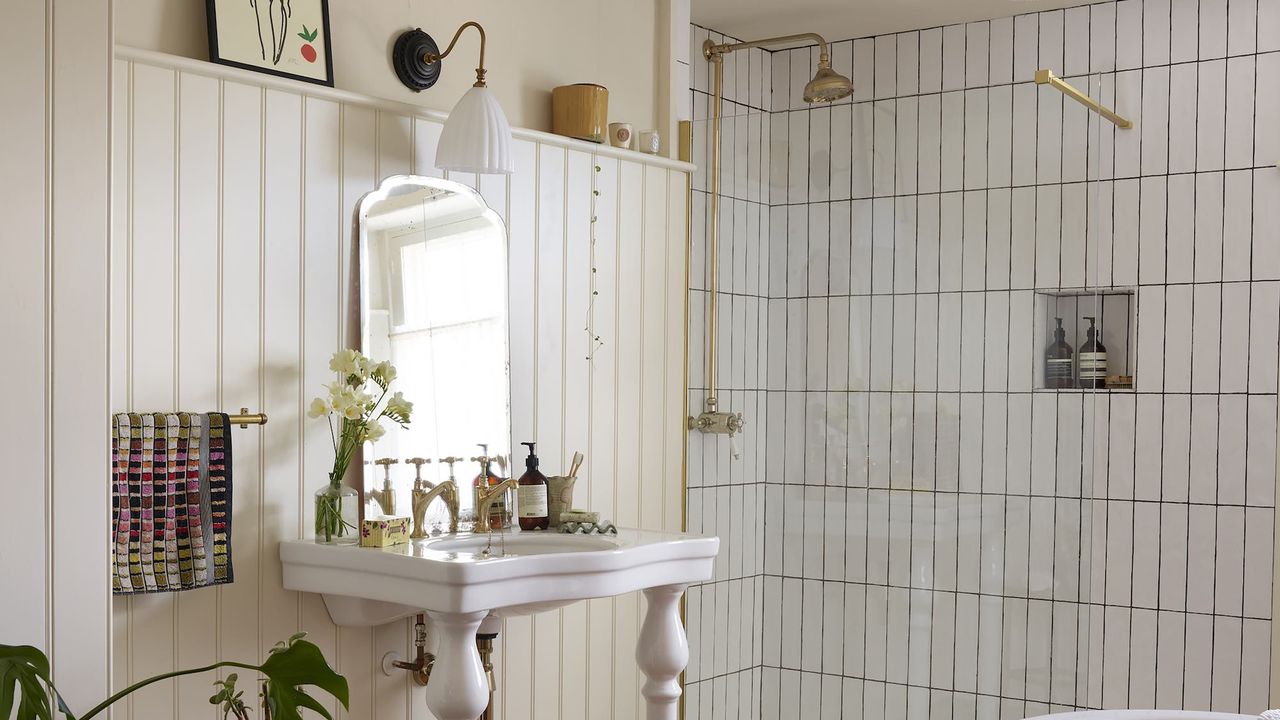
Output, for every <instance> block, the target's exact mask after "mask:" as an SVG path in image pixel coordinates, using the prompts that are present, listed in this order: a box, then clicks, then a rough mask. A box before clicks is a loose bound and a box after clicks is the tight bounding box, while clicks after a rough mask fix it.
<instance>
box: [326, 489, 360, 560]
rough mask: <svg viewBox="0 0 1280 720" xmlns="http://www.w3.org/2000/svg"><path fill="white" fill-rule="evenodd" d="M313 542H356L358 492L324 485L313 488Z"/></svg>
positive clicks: (339, 543) (358, 535)
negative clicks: (314, 533)
mask: <svg viewBox="0 0 1280 720" xmlns="http://www.w3.org/2000/svg"><path fill="white" fill-rule="evenodd" d="M316 542H318V543H320V544H322V545H354V544H356V543H358V542H360V493H358V492H356V491H355V489H354V488H351V487H348V486H346V485H337V486H335V485H332V484H326V485H325V486H324V487H322V488H320V489H319V490H317V491H316Z"/></svg>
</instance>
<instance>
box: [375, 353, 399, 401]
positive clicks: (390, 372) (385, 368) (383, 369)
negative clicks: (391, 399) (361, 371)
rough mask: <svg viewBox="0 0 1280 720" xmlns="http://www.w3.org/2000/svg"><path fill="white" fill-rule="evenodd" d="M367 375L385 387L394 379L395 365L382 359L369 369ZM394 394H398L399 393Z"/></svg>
mask: <svg viewBox="0 0 1280 720" xmlns="http://www.w3.org/2000/svg"><path fill="white" fill-rule="evenodd" d="M369 375H371V376H372V377H373V379H374V380H376V381H378V384H380V385H382V387H384V388H385V387H387V386H388V385H390V384H391V382H392V381H393V380H395V379H396V366H395V365H392V364H391V362H390V361H389V360H383V361H382V362H380V363H378V364H377V365H374V366H373V370H372V371H370V373H369ZM396 394H397V395H398V394H399V393H396Z"/></svg>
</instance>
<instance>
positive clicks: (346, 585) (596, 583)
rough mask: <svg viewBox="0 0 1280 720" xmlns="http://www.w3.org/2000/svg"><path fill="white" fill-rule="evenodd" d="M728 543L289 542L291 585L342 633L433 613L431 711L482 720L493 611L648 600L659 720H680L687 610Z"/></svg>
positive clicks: (652, 713) (474, 538) (467, 537)
mask: <svg viewBox="0 0 1280 720" xmlns="http://www.w3.org/2000/svg"><path fill="white" fill-rule="evenodd" d="M719 548H720V540H719V538H714V537H702V536H698V535H688V534H683V533H666V532H656V531H650V530H631V529H620V530H619V531H618V535H616V536H600V535H564V534H558V533H543V532H538V533H521V532H506V533H499V532H495V533H493V534H492V535H491V536H490V535H476V534H471V533H459V534H458V535H445V536H441V537H438V538H430V539H426V540H417V541H414V542H412V543H410V544H407V545H397V546H395V547H389V548H361V547H352V546H334V545H317V544H316V543H314V542H312V541H310V540H292V541H288V542H283V543H280V560H281V561H282V563H283V564H284V586H285V587H286V588H288V589H290V590H302V591H306V592H314V593H320V594H321V595H323V596H324V601H325V606H326V607H327V608H328V610H329V615H330V616H331V617H332V618H333V621H334V622H335V623H337V624H339V625H380V624H382V623H386V622H391V621H393V620H397V619H400V618H404V617H408V616H410V615H414V614H416V613H419V612H423V611H425V612H426V613H427V614H428V615H429V616H430V618H431V625H432V628H433V629H434V630H435V632H436V635H437V640H438V646H437V651H436V660H435V666H434V668H433V670H432V671H431V680H430V682H429V683H428V684H427V706H428V707H429V708H431V712H433V713H435V715H436V717H437V718H439V719H440V720H474V719H475V718H476V717H478V716H479V715H480V713H482V712H483V711H484V708H485V705H486V704H487V702H488V696H489V691H488V684H487V681H486V679H485V675H484V670H483V668H482V666H481V664H480V655H479V653H478V652H477V651H476V644H475V634H476V628H478V627H479V626H480V622H481V621H482V620H484V618H485V617H486V616H487V615H489V614H490V613H491V612H492V613H494V614H497V615H520V614H530V613H535V612H542V611H544V610H550V609H553V608H556V607H560V606H563V605H568V604H570V603H572V602H576V601H578V600H584V599H587V598H598V597H609V596H612V595H620V594H623V593H627V592H632V591H634V590H642V591H643V592H644V596H645V600H646V604H647V610H646V614H645V619H644V623H643V625H642V626H641V629H640V638H639V641H638V643H637V646H636V662H637V664H638V665H639V667H640V670H641V671H642V672H643V673H644V674H645V678H646V682H645V684H644V687H643V688H642V690H641V692H642V694H643V695H644V698H645V702H646V705H647V707H648V718H649V720H675V718H676V713H677V701H678V700H679V698H680V685H679V681H678V680H677V678H678V677H679V675H680V672H681V671H682V670H684V666H685V663H687V662H688V659H689V648H688V644H687V642H686V640H685V634H684V627H683V626H682V625H681V623H680V615H679V605H680V603H679V601H680V596H681V595H682V594H683V593H684V590H685V588H686V587H687V586H688V585H689V584H690V583H695V582H701V581H704V580H709V579H710V578H711V574H712V566H713V562H714V560H715V556H716V553H717V552H718V551H719Z"/></svg>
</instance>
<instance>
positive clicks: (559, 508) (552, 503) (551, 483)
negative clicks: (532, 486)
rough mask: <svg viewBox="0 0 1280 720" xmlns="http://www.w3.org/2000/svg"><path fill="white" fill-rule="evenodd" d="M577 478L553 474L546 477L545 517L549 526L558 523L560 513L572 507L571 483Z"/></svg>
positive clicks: (554, 525) (555, 525)
mask: <svg viewBox="0 0 1280 720" xmlns="http://www.w3.org/2000/svg"><path fill="white" fill-rule="evenodd" d="M577 480H578V479H577V478H571V477H564V476H563V475H554V476H552V477H549V478H547V517H548V519H549V520H550V521H551V527H557V526H559V525H560V513H562V512H565V511H567V510H568V509H569V508H571V507H573V484H574V483H575V482H577Z"/></svg>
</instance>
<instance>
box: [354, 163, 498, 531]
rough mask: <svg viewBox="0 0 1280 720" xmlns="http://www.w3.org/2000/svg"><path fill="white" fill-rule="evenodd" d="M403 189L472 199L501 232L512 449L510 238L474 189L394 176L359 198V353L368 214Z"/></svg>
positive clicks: (363, 488)
mask: <svg viewBox="0 0 1280 720" xmlns="http://www.w3.org/2000/svg"><path fill="white" fill-rule="evenodd" d="M402 188H431V189H435V190H445V191H448V192H452V193H454V194H457V195H461V196H463V197H466V198H469V199H471V200H472V201H473V202H475V204H476V207H477V208H479V209H480V211H481V212H479V213H478V214H477V217H483V218H487V219H489V220H491V221H492V222H493V223H494V225H495V227H497V228H498V230H499V231H500V232H501V233H502V248H503V260H504V261H503V264H502V271H501V274H500V280H501V282H502V287H503V289H504V292H505V293H506V300H507V302H506V305H507V308H506V309H507V318H506V319H507V333H506V356H507V357H506V364H505V370H506V373H505V375H506V377H505V380H506V386H507V407H506V415H507V435H508V437H507V445H508V447H510V446H511V442H512V437H513V436H512V432H511V278H510V273H511V235H510V234H509V233H508V232H507V224H506V223H505V222H503V220H502V216H501V215H499V214H498V213H497V211H495V210H494V209H493V208H491V207H489V204H488V203H487V202H485V199H484V196H483V195H481V194H480V193H479V192H478V191H477V190H476V189H475V188H473V187H471V186H469V185H464V184H462V183H459V182H455V181H453V180H445V179H443V178H438V177H430V176H425V175H391V176H388V177H386V178H383V180H382V181H381V182H379V183H378V188H377V189H376V190H372V191H370V192H368V193H366V194H365V195H364V196H363V197H361V198H360V202H359V203H357V204H356V213H355V233H356V241H357V245H356V252H357V257H356V262H357V263H358V264H359V268H358V270H359V271H358V272H357V273H355V278H356V287H355V288H354V291H355V292H354V294H355V295H356V296H357V297H359V299H360V303H359V313H358V314H357V315H356V317H355V318H353V320H354V322H355V326H356V327H355V328H354V331H355V332H354V335H355V336H356V338H357V339H358V340H359V342H358V344H357V348H358V349H359V350H360V352H366V349H367V348H368V347H369V337H368V328H367V327H366V323H365V318H367V317H368V316H369V292H368V291H369V288H370V287H371V286H370V280H369V270H370V268H369V233H368V231H367V227H368V220H369V212H370V211H371V210H372V209H373V207H374V206H375V205H377V204H378V203H380V202H382V201H384V200H387V199H389V198H390V197H391V196H392V194H393V193H395V192H396V191H397V190H400V189H402ZM401 372H403V371H401ZM408 400H410V401H411V402H412V401H413V398H408ZM365 448H366V445H362V446H361V448H360V453H359V460H360V464H359V482H358V483H355V488H356V490H358V491H359V492H360V504H359V507H360V519H361V520H363V519H364V505H365V500H366V499H367V495H366V492H367V489H368V488H367V485H366V477H365V473H364V469H365V464H364V451H365ZM458 482H459V483H462V482H464V480H463V479H459V481H458ZM458 490H459V492H461V491H462V490H463V488H461V487H459V488H458Z"/></svg>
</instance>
